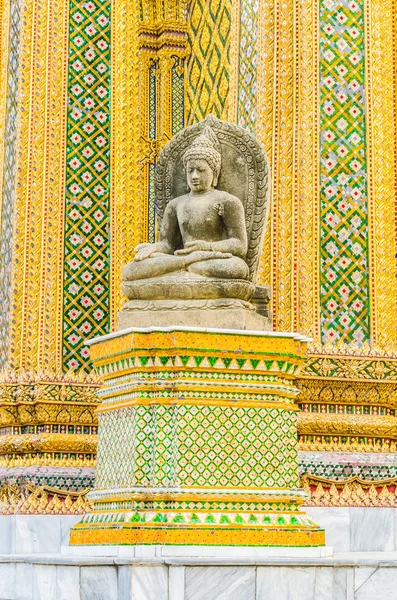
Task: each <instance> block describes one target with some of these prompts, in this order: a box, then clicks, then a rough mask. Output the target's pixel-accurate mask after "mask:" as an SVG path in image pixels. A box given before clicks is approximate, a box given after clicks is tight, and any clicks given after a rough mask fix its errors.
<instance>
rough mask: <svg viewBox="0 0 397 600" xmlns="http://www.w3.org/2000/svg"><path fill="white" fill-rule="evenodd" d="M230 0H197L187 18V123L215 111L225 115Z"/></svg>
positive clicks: (220, 116) (216, 113)
mask: <svg viewBox="0 0 397 600" xmlns="http://www.w3.org/2000/svg"><path fill="white" fill-rule="evenodd" d="M230 13H231V2H230V0H223V1H221V0H212V1H211V2H208V1H206V0H195V1H194V2H192V4H191V5H190V14H189V19H188V28H189V29H188V34H189V45H190V49H189V54H190V56H189V59H188V62H187V82H188V84H187V87H186V100H187V121H188V124H192V123H195V122H197V121H201V120H202V119H204V118H205V117H206V116H207V115H208V114H209V113H211V112H212V113H213V114H214V115H215V116H216V117H218V118H220V119H224V118H226V103H227V97H228V93H229V70H230V25H231V16H230Z"/></svg>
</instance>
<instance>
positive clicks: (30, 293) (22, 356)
mask: <svg viewBox="0 0 397 600" xmlns="http://www.w3.org/2000/svg"><path fill="white" fill-rule="evenodd" d="M55 15H56V17H55ZM67 17H68V3H67V2H66V1H65V0H59V1H58V0H55V1H54V2H52V3H51V4H48V3H47V2H43V1H42V0H34V1H31V2H29V1H25V2H22V5H21V46H20V64H19V83H18V85H19V96H18V99H19V105H18V135H17V181H16V199H15V217H14V230H13V237H14V254H13V274H12V281H11V288H12V296H11V298H12V301H11V316H10V323H11V333H10V343H9V365H10V368H28V369H37V368H43V367H47V368H51V367H52V368H54V367H55V368H60V366H61V335H62V328H61V326H60V323H61V311H62V309H61V305H62V283H61V273H60V271H61V264H62V262H61V261H62V243H63V242H62V240H63V218H62V215H63V185H64V165H65V155H64V147H65V111H66V99H65V98H66V77H67V74H66V64H67V39H68V35H67ZM33 57H34V60H33Z"/></svg>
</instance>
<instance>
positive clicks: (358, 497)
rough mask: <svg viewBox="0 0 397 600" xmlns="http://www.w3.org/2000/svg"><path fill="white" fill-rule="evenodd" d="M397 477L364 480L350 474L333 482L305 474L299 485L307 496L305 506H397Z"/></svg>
mask: <svg viewBox="0 0 397 600" xmlns="http://www.w3.org/2000/svg"><path fill="white" fill-rule="evenodd" d="M396 484H397V479H384V480H383V481H364V480H362V479H360V478H359V477H352V478H350V479H347V480H345V481H332V480H328V479H325V478H322V477H316V476H315V475H304V476H303V477H302V478H301V485H302V487H303V489H304V490H305V492H307V494H308V498H307V500H306V502H305V506H352V507H353V506H373V507H382V508H385V507H393V508H395V507H396V506H397V488H396Z"/></svg>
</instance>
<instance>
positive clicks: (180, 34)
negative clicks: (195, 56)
mask: <svg viewBox="0 0 397 600" xmlns="http://www.w3.org/2000/svg"><path fill="white" fill-rule="evenodd" d="M138 43H139V49H140V50H141V51H146V52H151V53H153V54H154V55H155V54H156V53H158V52H161V53H164V52H166V53H168V54H172V53H177V55H178V56H186V52H187V50H186V49H187V24H186V23H183V24H182V23H172V22H167V21H165V22H161V23H158V24H146V23H144V24H141V26H140V27H139V29H138ZM181 51H182V52H181Z"/></svg>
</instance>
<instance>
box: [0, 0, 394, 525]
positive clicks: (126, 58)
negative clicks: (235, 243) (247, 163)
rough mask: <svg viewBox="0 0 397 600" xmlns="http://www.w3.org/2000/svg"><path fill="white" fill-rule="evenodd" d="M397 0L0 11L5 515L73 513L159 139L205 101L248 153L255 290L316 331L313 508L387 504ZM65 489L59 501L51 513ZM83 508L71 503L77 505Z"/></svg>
mask: <svg viewBox="0 0 397 600" xmlns="http://www.w3.org/2000/svg"><path fill="white" fill-rule="evenodd" d="M395 14H396V0H383V1H382V2H380V0H355V1H354V2H350V1H349V2H348V1H347V0H338V1H337V0H321V1H320V2H317V0H303V1H302V2H300V3H296V2H294V1H293V0H283V2H281V1H280V0H271V1H270V2H266V3H263V2H260V3H259V4H256V3H255V2H253V1H252V0H241V1H240V2H234V1H233V0H216V1H212V2H207V1H205V0H193V1H192V2H191V3H190V4H185V3H183V2H179V0H174V1H171V0H168V1H167V2H165V3H158V2H154V1H148V0H145V1H141V2H138V1H137V0H119V1H117V2H114V3H113V4H112V3H111V2H110V0H92V1H90V0H89V1H87V2H77V1H75V0H70V1H69V0H52V1H51V2H50V3H48V2H44V1H43V0H4V2H3V3H1V5H0V18H1V20H2V24H3V27H2V30H1V41H0V49H1V57H0V68H1V77H0V81H1V84H0V85H1V89H0V92H1V93H0V98H1V100H0V139H1V146H0V189H1V198H2V200H1V209H0V232H1V239H0V249H1V254H2V261H1V264H0V303H1V306H2V313H1V316H0V364H1V366H2V374H1V381H0V477H1V480H2V481H3V482H4V483H5V486H3V488H2V491H1V492H0V510H1V511H2V512H5V513H9V512H25V513H26V512H28V513H29V512H33V513H34V512H46V511H48V512H51V511H58V512H60V511H61V507H62V510H64V511H67V512H69V513H74V512H75V513H79V512H84V511H85V510H87V506H88V504H87V501H86V500H85V499H84V498H85V493H86V491H87V490H88V489H89V488H90V487H91V486H92V481H93V477H94V467H95V449H96V432H97V430H96V427H97V418H96V415H95V405H96V403H97V399H96V397H95V391H96V389H97V388H98V385H99V382H98V380H97V379H96V377H95V375H94V374H93V373H92V369H91V367H90V360H89V353H88V349H87V348H86V347H85V346H84V341H85V340H86V339H88V338H91V337H94V336H96V335H100V334H105V333H107V332H108V331H110V330H111V329H113V328H114V326H115V320H116V315H117V311H118V310H119V309H120V307H121V305H122V303H123V298H122V295H121V292H120V290H119V287H120V276H121V268H122V265H123V264H125V263H126V262H127V261H128V260H130V259H131V257H132V256H133V248H134V246H135V245H136V244H137V243H139V242H142V241H146V240H149V241H152V240H154V239H155V237H156V227H155V210H156V209H155V203H154V185H153V183H154V173H155V168H156V159H157V157H158V155H159V152H160V150H161V149H162V148H163V146H164V145H165V144H166V142H167V141H168V139H169V138H170V137H172V135H174V134H175V133H177V132H178V131H179V130H180V129H181V128H183V127H184V126H185V125H187V124H191V123H193V122H195V121H198V120H201V119H202V118H204V117H205V116H206V115H207V114H209V113H210V112H213V113H214V114H215V115H216V116H218V117H220V118H223V119H228V120H230V121H232V122H237V123H238V124H240V125H241V126H243V127H245V128H247V129H248V130H249V131H250V132H252V133H254V134H255V135H256V137H257V138H258V139H259V140H260V141H261V142H262V143H263V145H264V148H265V150H266V153H267V155H268V158H269V161H270V166H271V181H272V208H271V217H270V220H269V225H268V229H267V231H266V235H265V239H264V246H263V253H262V258H261V266H260V272H259V281H260V282H261V283H266V284H269V285H271V288H272V293H273V299H272V311H273V320H274V327H275V329H276V330H280V331H289V330H294V331H298V332H300V333H304V334H306V335H308V336H311V337H312V338H313V340H314V341H313V344H312V347H311V351H310V357H309V360H308V363H307V367H306V369H305V370H304V371H303V373H302V375H301V376H300V377H299V379H298V380H297V382H296V383H297V386H298V387H299V388H300V390H301V395H300V397H299V404H300V406H301V408H302V412H301V414H300V417H299V421H298V432H299V448H300V452H301V454H300V458H301V462H300V474H301V476H302V477H303V479H302V481H303V485H304V487H305V488H306V489H307V491H308V492H309V493H310V499H309V504H312V505H330V506H338V505H342V506H374V507H390V506H395V498H396V481H397V480H396V472H395V468H396V467H395V459H394V456H393V455H394V453H395V450H396V440H397V427H396V415H395V410H396V402H397V387H396V382H397V362H396V348H395V344H396V342H395V339H396V325H397V321H396V320H397V310H396V308H397V306H396V302H397V289H396V286H397V278H396V274H397V273H396V261H395V256H396V253H397V248H396V246H397V236H396V204H395V197H396V177H397V175H396V172H397V169H396V156H397V154H396V143H397V130H396V105H395V98H396V77H395V65H394V55H395V46H396V39H395ZM66 500H67V505H66V504H65V503H66ZM76 503H77V504H76Z"/></svg>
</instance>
